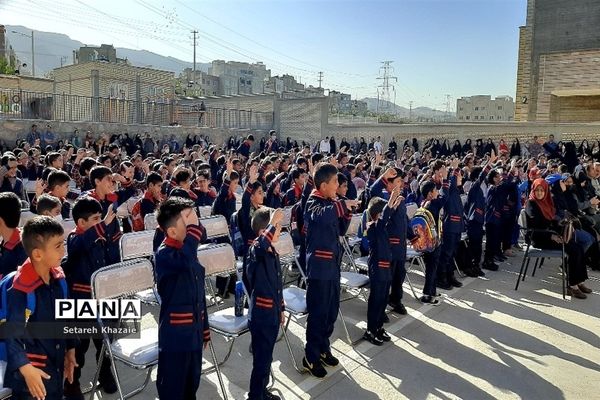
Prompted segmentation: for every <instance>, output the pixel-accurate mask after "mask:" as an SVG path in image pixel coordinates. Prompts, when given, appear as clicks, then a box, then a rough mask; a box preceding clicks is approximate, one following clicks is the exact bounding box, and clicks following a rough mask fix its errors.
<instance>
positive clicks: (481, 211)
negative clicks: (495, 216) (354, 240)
mask: <svg viewBox="0 0 600 400" xmlns="http://www.w3.org/2000/svg"><path fill="white" fill-rule="evenodd" d="M490 170H491V168H490V166H489V165H486V166H485V167H484V168H483V170H482V171H481V173H480V174H479V177H478V178H477V180H476V181H475V182H473V184H472V185H471V189H469V193H468V195H467V203H466V204H465V214H466V219H467V238H468V239H469V251H470V253H471V256H472V259H473V261H472V262H473V266H475V267H479V263H480V262H481V254H482V246H481V244H482V242H483V226H484V224H485V209H486V204H485V196H484V194H483V189H482V187H481V186H482V185H483V184H484V182H485V180H486V178H487V175H488V173H489V172H490Z"/></svg>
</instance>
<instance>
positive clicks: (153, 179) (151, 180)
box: [146, 172, 163, 186]
mask: <svg viewBox="0 0 600 400" xmlns="http://www.w3.org/2000/svg"><path fill="white" fill-rule="evenodd" d="M162 181H163V178H162V176H160V174H159V173H157V172H150V173H149V174H148V176H147V177H146V186H150V184H153V185H156V184H161V183H162Z"/></svg>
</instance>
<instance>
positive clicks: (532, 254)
mask: <svg viewBox="0 0 600 400" xmlns="http://www.w3.org/2000/svg"><path fill="white" fill-rule="evenodd" d="M519 226H520V227H521V230H522V231H523V232H524V233H525V235H524V236H525V244H526V246H525V254H524V255H523V261H522V262H521V269H520V270H519V276H518V277H517V284H516V285H515V290H518V289H519V283H520V282H521V281H525V276H526V275H527V269H528V268H529V261H530V260H531V259H532V258H535V263H534V266H533V272H532V274H531V276H534V275H535V270H536V269H537V267H538V266H540V267H541V265H542V263H543V262H544V259H546V258H557V259H559V260H560V261H561V264H560V270H561V275H562V296H563V299H565V298H566V292H567V276H568V268H569V267H568V264H567V256H566V254H565V244H564V243H563V244H562V249H561V250H545V249H538V248H536V247H533V246H532V245H531V234H532V233H534V232H538V233H550V234H553V235H558V236H562V235H561V234H559V233H558V232H554V231H553V230H551V229H533V228H528V223H527V213H526V212H525V210H524V209H523V210H521V213H520V214H519ZM538 264H539V265H538Z"/></svg>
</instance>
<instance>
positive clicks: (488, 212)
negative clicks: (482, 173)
mask: <svg viewBox="0 0 600 400" xmlns="http://www.w3.org/2000/svg"><path fill="white" fill-rule="evenodd" d="M512 189H514V190H516V182H515V178H514V177H513V176H511V177H509V178H508V179H506V180H504V181H503V182H502V183H501V184H499V185H498V186H490V188H489V190H488V195H487V204H486V208H485V223H486V224H492V225H500V223H501V221H502V212H504V211H505V206H506V204H507V199H508V195H509V192H510V191H511V190H512Z"/></svg>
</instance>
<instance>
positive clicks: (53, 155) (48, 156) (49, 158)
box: [46, 151, 62, 165]
mask: <svg viewBox="0 0 600 400" xmlns="http://www.w3.org/2000/svg"><path fill="white" fill-rule="evenodd" d="M60 157H62V156H61V155H60V153H57V152H56V151H53V152H52V153H48V154H46V165H52V163H53V162H54V161H56V160H58V159H59V158H60Z"/></svg>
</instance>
